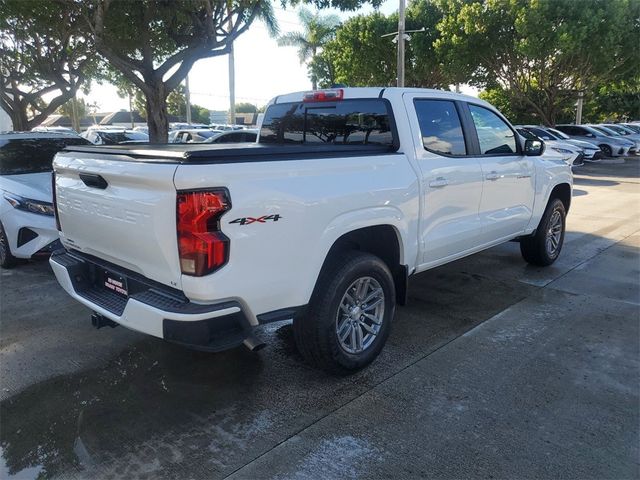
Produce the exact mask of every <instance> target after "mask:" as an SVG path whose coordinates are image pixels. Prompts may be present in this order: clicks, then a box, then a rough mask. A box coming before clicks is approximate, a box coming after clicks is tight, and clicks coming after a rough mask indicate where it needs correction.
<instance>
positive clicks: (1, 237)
mask: <svg viewBox="0 0 640 480" xmlns="http://www.w3.org/2000/svg"><path fill="white" fill-rule="evenodd" d="M16 263H18V259H17V258H16V257H14V256H13V255H12V254H11V249H10V248H9V240H8V239H7V235H6V234H5V233H4V227H3V226H2V224H1V223H0V267H2V268H11V267H15V265H16Z"/></svg>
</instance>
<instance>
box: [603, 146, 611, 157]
mask: <svg viewBox="0 0 640 480" xmlns="http://www.w3.org/2000/svg"><path fill="white" fill-rule="evenodd" d="M600 150H602V154H603V155H604V156H605V157H607V158H610V157H613V152H612V151H611V147H610V146H609V145H600Z"/></svg>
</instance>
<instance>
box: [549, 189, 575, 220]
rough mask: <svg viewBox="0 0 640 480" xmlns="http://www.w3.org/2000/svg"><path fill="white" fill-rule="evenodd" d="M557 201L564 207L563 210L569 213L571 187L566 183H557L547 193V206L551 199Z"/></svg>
mask: <svg viewBox="0 0 640 480" xmlns="http://www.w3.org/2000/svg"><path fill="white" fill-rule="evenodd" d="M555 198H557V199H559V200H560V201H561V202H562V204H563V205H564V209H565V211H566V212H567V213H569V207H571V185H569V184H568V183H559V184H557V185H556V186H554V187H553V189H552V190H551V192H550V193H549V199H548V200H547V204H548V203H549V202H550V201H551V200H553V199H555Z"/></svg>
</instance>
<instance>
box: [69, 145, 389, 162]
mask: <svg viewBox="0 0 640 480" xmlns="http://www.w3.org/2000/svg"><path fill="white" fill-rule="evenodd" d="M65 151H66V152H77V153H81V154H83V156H86V155H88V154H89V155H90V154H94V155H100V156H102V155H118V156H121V158H119V160H122V156H124V157H129V158H130V159H131V160H130V161H138V162H150V163H238V162H273V161H279V160H301V159H312V158H331V157H354V156H364V155H383V154H389V153H393V152H394V151H395V149H394V148H390V147H388V146H379V145H339V144H326V145H322V144H321V145H318V144H315V145H273V144H261V143H238V144H186V145H185V144H161V145H158V144H155V145H154V144H148V145H102V146H80V145H74V146H70V147H67V148H65Z"/></svg>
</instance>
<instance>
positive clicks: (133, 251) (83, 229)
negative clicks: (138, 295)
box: [54, 152, 181, 288]
mask: <svg viewBox="0 0 640 480" xmlns="http://www.w3.org/2000/svg"><path fill="white" fill-rule="evenodd" d="M132 160H133V159H132V158H130V157H127V156H125V155H114V154H109V153H104V154H100V153H78V152H73V153H70V152H61V153H59V154H58V155H57V156H56V158H55V161H54V172H55V189H56V201H57V208H58V217H59V219H60V225H61V227H62V232H61V234H60V238H61V240H62V243H63V244H64V245H65V247H66V248H68V249H75V250H78V251H80V252H83V253H86V254H89V255H93V256H96V257H99V258H101V259H103V260H107V261H108V262H111V263H114V264H116V265H119V266H121V267H124V268H127V269H129V270H132V271H134V272H137V273H139V274H141V275H144V276H145V277H147V278H149V279H151V280H155V281H157V282H160V283H163V284H165V285H169V286H171V287H174V288H180V286H181V282H180V277H181V272H180V263H179V259H178V250H177V238H176V213H175V212H176V189H175V186H174V183H173V176H174V173H175V170H176V167H177V165H176V164H174V163H140V162H136V161H132ZM81 177H82V178H81Z"/></svg>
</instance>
